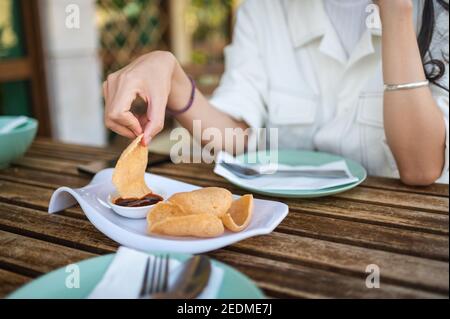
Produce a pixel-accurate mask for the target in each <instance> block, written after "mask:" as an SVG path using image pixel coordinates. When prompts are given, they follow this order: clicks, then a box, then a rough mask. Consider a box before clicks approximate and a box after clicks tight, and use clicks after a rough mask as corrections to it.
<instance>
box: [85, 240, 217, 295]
mask: <svg viewBox="0 0 450 319" xmlns="http://www.w3.org/2000/svg"><path fill="white" fill-rule="evenodd" d="M148 257H149V255H148V254H146V253H143V252H139V251H136V250H134V249H130V248H126V247H120V248H119V249H118V251H117V253H116V255H115V257H114V260H113V261H112V263H111V265H110V266H109V268H108V270H107V271H106V272H105V274H104V275H103V278H102V280H101V281H100V282H99V283H98V285H97V286H96V287H95V288H94V290H93V291H92V292H91V294H90V295H89V297H88V298H89V299H136V298H138V297H139V292H140V291H141V287H142V281H143V279H144V271H145V265H146V262H147V258H148ZM150 258H154V257H153V256H151V255H150ZM151 261H152V259H150V262H151ZM181 265H182V264H181V263H180V262H179V261H178V260H175V259H170V261H169V274H170V275H169V288H170V287H171V286H173V284H174V283H175V281H176V279H177V276H178V275H179V273H180V271H181V270H182V267H180V266H181ZM222 279H223V270H222V269H221V268H219V267H217V266H214V265H212V267H211V276H210V278H209V282H208V284H207V285H206V287H205V289H204V290H203V292H202V293H201V294H200V296H198V297H197V298H198V299H213V298H216V297H217V294H218V292H219V289H220V286H221V285H222Z"/></svg>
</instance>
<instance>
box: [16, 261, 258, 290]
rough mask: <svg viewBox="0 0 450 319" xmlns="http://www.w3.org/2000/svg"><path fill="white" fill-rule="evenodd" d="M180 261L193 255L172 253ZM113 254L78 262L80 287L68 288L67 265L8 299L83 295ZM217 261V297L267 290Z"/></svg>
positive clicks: (99, 276)
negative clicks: (219, 278)
mask: <svg viewBox="0 0 450 319" xmlns="http://www.w3.org/2000/svg"><path fill="white" fill-rule="evenodd" d="M170 256H171V257H172V258H174V259H176V260H178V261H181V262H183V261H185V260H187V259H188V258H190V257H191V255H187V254H170ZM113 257H114V255H113V254H111V255H105V256H100V257H95V258H91V259H87V260H84V261H81V262H79V263H77V265H78V267H79V269H80V288H72V289H69V288H66V284H65V282H66V278H67V276H68V275H69V273H67V272H66V271H65V267H64V268H60V269H57V270H55V271H52V272H50V273H48V274H46V275H44V276H42V277H39V278H38V279H36V280H34V281H32V282H30V283H29V284H27V285H25V286H23V287H22V288H19V289H18V290H16V291H15V292H14V293H12V294H11V295H9V296H8V298H9V299H83V298H86V297H87V296H88V295H89V294H90V293H91V291H92V290H93V289H94V287H95V286H96V285H97V284H98V283H99V282H100V280H101V279H102V277H103V274H104V273H105V271H106V270H107V269H108V266H109V265H110V264H111V262H112V260H113ZM212 262H213V263H214V265H216V266H217V267H220V268H221V269H223V271H224V276H223V281H222V286H221V287H220V290H219V293H218V295H217V298H219V299H232V298H233V299H262V298H265V297H264V294H263V293H262V292H261V290H259V289H258V288H257V287H256V285H255V284H254V283H253V282H252V281H251V280H250V279H249V278H248V277H247V276H245V275H243V274H241V273H240V272H238V271H236V270H234V269H233V268H231V267H229V266H227V265H225V264H223V263H221V262H218V261H216V260H213V261H212Z"/></svg>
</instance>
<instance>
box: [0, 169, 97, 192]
mask: <svg viewBox="0 0 450 319" xmlns="http://www.w3.org/2000/svg"><path fill="white" fill-rule="evenodd" d="M0 179H2V180H7V181H13V182H16V183H22V184H24V185H34V186H40V187H45V188H50V189H56V188H58V187H61V186H65V185H66V186H69V187H73V188H80V187H83V186H86V185H87V184H89V182H90V179H91V178H90V177H88V176H82V175H80V176H75V175H63V174H55V173H48V172H45V171H39V170H30V169H27V168H21V167H10V168H7V169H4V170H0Z"/></svg>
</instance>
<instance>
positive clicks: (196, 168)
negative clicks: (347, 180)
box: [33, 139, 449, 197]
mask: <svg viewBox="0 0 450 319" xmlns="http://www.w3.org/2000/svg"><path fill="white" fill-rule="evenodd" d="M33 146H36V148H37V149H41V150H42V149H44V150H53V149H54V148H55V147H56V148H58V149H63V150H67V151H72V152H73V151H78V152H83V153H85V154H101V155H106V156H117V155H118V154H120V150H114V149H108V148H99V147H86V146H82V145H75V144H65V143H60V142H53V141H51V140H48V139H37V140H36V142H35V143H34V144H33ZM161 167H165V168H169V169H172V170H173V171H175V172H178V173H180V168H182V171H183V172H186V173H187V174H188V176H196V175H198V173H201V174H202V176H203V175H204V174H205V173H207V174H209V175H210V176H209V178H211V179H212V180H217V181H220V180H222V178H221V177H219V176H216V175H214V174H213V173H212V166H211V165H209V164H180V165H174V164H166V166H161ZM362 186H365V187H370V188H378V189H384V190H395V191H401V192H411V193H417V194H423V195H436V196H442V197H448V194H449V186H448V185H447V184H434V185H431V186H428V187H411V186H407V185H404V184H402V183H401V182H400V181H399V180H398V179H393V178H383V177H368V178H367V180H366V181H365V182H364V183H363V184H362Z"/></svg>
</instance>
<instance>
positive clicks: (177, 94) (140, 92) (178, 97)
mask: <svg viewBox="0 0 450 319" xmlns="http://www.w3.org/2000/svg"><path fill="white" fill-rule="evenodd" d="M103 91H104V95H105V101H106V108H105V124H106V126H107V127H108V128H110V129H111V130H113V131H114V132H116V133H118V134H120V135H123V136H126V137H129V138H134V137H136V136H138V135H140V134H142V133H144V143H145V144H148V143H149V141H150V139H151V138H152V137H154V136H155V135H157V134H158V133H159V132H160V131H161V130H162V129H163V127H164V117H165V113H166V106H167V107H169V108H170V109H171V110H174V111H176V110H179V109H183V108H184V107H185V106H186V104H187V103H188V101H189V97H190V94H191V91H192V85H191V82H190V80H189V78H188V77H187V75H186V74H185V72H184V71H183V69H182V68H181V66H180V64H179V63H178V61H177V60H176V59H175V57H174V56H173V55H172V54H171V53H169V52H162V51H155V52H152V53H149V54H146V55H144V56H142V57H140V58H138V59H137V60H136V61H134V62H133V63H131V64H130V65H128V66H127V67H125V68H123V69H121V70H119V71H117V72H116V73H113V74H111V75H109V76H108V79H107V81H106V82H105V83H104V84H103ZM137 96H140V97H141V98H142V99H144V100H145V101H146V102H147V104H148V109H147V114H145V115H143V116H139V117H136V116H135V115H134V114H133V113H132V112H131V104H132V102H133V101H134V100H135V98H136V97H137ZM177 120H178V121H179V122H180V123H181V124H182V125H183V126H184V127H186V128H187V129H188V130H189V131H191V133H192V123H193V121H194V120H200V121H201V124H202V129H203V130H204V129H206V128H208V127H215V128H218V129H220V130H221V131H222V133H223V132H224V130H225V128H243V129H245V128H247V125H246V124H245V123H243V122H238V121H236V120H234V119H233V118H231V117H230V116H229V115H227V114H225V113H222V112H220V111H218V110H217V109H215V108H214V107H212V106H211V105H210V104H209V102H208V100H207V99H206V98H205V97H204V96H203V95H202V94H201V92H200V91H198V90H197V92H196V97H195V99H194V103H193V105H192V107H191V108H190V109H189V110H188V111H187V112H185V113H184V114H181V115H179V116H177ZM222 135H223V136H225V134H222ZM202 142H204V143H206V142H209V141H207V140H203V141H202ZM221 145H222V144H221ZM221 145H218V147H221Z"/></svg>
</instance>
